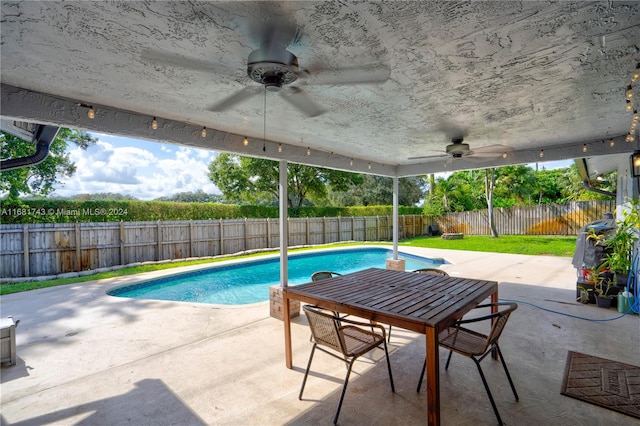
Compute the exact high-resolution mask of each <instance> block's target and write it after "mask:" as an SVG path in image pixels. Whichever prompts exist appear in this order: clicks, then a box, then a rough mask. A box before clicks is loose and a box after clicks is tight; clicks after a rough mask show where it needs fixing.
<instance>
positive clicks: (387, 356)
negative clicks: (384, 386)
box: [382, 340, 396, 393]
mask: <svg viewBox="0 0 640 426" xmlns="http://www.w3.org/2000/svg"><path fill="white" fill-rule="evenodd" d="M382 343H384V355H385V357H386V358H387V370H389V382H391V392H393V393H395V392H396V387H395V386H394V385H393V374H391V361H390V360H389V350H388V349H387V342H385V341H384V340H383V341H382Z"/></svg>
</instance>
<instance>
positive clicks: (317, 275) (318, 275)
mask: <svg viewBox="0 0 640 426" xmlns="http://www.w3.org/2000/svg"><path fill="white" fill-rule="evenodd" d="M336 275H340V274H339V273H337V272H331V271H318V272H314V273H313V275H311V281H318V280H324V279H325V278H333V277H334V276H336Z"/></svg>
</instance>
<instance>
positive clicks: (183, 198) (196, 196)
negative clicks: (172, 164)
mask: <svg viewBox="0 0 640 426" xmlns="http://www.w3.org/2000/svg"><path fill="white" fill-rule="evenodd" d="M221 199H222V196H221V195H218V194H207V193H205V192H204V191H203V190H202V189H198V190H197V191H195V192H193V191H187V192H178V193H176V194H173V195H172V196H170V197H160V198H158V201H177V202H179V203H217V202H220V201H221Z"/></svg>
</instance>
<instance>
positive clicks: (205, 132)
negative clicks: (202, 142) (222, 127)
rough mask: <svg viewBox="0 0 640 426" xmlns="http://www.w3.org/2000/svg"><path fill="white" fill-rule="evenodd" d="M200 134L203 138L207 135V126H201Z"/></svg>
mask: <svg viewBox="0 0 640 426" xmlns="http://www.w3.org/2000/svg"><path fill="white" fill-rule="evenodd" d="M200 136H202V137H203V138H206V137H207V128H206V127H203V128H202V130H200Z"/></svg>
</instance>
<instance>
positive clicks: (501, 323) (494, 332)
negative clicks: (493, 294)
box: [485, 302, 518, 349]
mask: <svg viewBox="0 0 640 426" xmlns="http://www.w3.org/2000/svg"><path fill="white" fill-rule="evenodd" d="M496 305H497V306H498V309H500V307H504V308H503V309H501V310H499V311H498V312H496V313H495V314H493V315H490V317H491V318H493V319H494V322H493V325H492V326H491V332H490V333H489V335H488V336H487V343H486V346H485V349H488V348H489V347H490V346H491V345H493V344H494V343H495V342H497V341H498V339H499V338H500V335H502V331H503V330H504V327H505V325H507V321H508V320H509V316H510V315H511V312H513V311H515V310H516V309H518V304H517V303H504V302H502V303H493V304H487V305H486V306H496ZM505 306H506V307H505Z"/></svg>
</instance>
